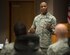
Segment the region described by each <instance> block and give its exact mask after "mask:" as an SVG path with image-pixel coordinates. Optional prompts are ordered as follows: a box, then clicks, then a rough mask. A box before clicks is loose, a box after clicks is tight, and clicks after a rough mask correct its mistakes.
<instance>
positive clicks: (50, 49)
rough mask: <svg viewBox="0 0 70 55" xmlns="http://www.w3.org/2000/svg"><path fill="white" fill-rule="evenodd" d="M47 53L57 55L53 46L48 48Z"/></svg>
mask: <svg viewBox="0 0 70 55" xmlns="http://www.w3.org/2000/svg"><path fill="white" fill-rule="evenodd" d="M47 55H55V52H54V51H53V49H52V48H51V47H49V48H48V50H47Z"/></svg>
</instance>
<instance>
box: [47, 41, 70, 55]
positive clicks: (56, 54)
mask: <svg viewBox="0 0 70 55" xmlns="http://www.w3.org/2000/svg"><path fill="white" fill-rule="evenodd" d="M68 49H69V46H68V43H67V40H59V41H58V42H56V43H54V44H52V45H50V46H49V48H48V50H47V55H63V54H64V53H65V52H67V50H68Z"/></svg>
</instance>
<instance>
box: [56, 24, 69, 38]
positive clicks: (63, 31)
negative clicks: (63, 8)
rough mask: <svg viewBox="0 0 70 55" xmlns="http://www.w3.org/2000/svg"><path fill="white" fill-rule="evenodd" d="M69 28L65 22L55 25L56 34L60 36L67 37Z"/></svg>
mask: <svg viewBox="0 0 70 55" xmlns="http://www.w3.org/2000/svg"><path fill="white" fill-rule="evenodd" d="M67 33H68V29H67V26H65V25H64V24H57V25H56V27H55V34H56V36H57V37H58V38H65V37H67Z"/></svg>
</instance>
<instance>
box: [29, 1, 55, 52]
mask: <svg viewBox="0 0 70 55" xmlns="http://www.w3.org/2000/svg"><path fill="white" fill-rule="evenodd" d="M40 11H41V14H39V15H37V16H36V17H35V18H34V21H33V24H32V26H31V28H30V29H29V30H28V32H30V33H34V32H35V33H36V34H37V35H38V36H39V37H40V48H41V49H42V51H43V52H44V53H46V51H47V48H48V46H49V45H50V44H51V33H52V30H54V27H55V25H56V18H55V17H54V16H53V15H51V14H50V13H49V12H47V3H46V2H42V3H41V4H40Z"/></svg>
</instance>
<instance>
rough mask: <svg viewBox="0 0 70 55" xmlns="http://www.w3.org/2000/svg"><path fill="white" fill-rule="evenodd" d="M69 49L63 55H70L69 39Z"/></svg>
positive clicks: (69, 43)
mask: <svg viewBox="0 0 70 55" xmlns="http://www.w3.org/2000/svg"><path fill="white" fill-rule="evenodd" d="M68 45H69V49H68V50H67V51H66V52H65V53H64V54H63V55H70V37H69V38H68Z"/></svg>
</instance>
